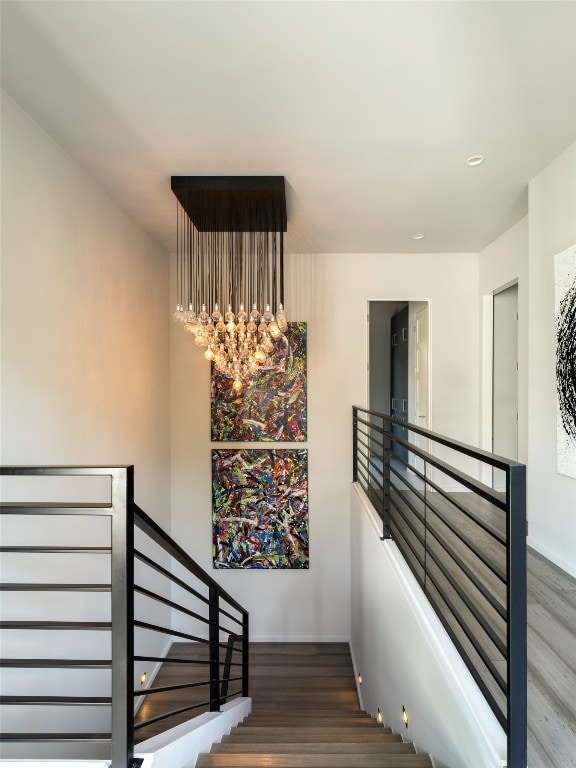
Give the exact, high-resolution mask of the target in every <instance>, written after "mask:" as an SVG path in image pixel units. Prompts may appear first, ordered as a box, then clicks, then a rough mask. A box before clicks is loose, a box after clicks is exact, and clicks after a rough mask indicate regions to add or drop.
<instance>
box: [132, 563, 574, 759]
mask: <svg viewBox="0 0 576 768" xmlns="http://www.w3.org/2000/svg"><path fill="white" fill-rule="evenodd" d="M340 648H341V650H340V651H339V650H338V647H336V646H332V644H327V645H324V644H312V645H311V646H310V647H309V649H308V651H309V652H307V653H304V654H303V653H302V651H305V650H306V647H305V645H304V646H301V645H300V644H295V645H293V644H290V645H283V644H277V643H273V644H266V643H256V644H252V645H251V649H250V656H251V687H252V690H251V693H252V695H253V711H254V714H255V715H256V714H258V713H262V712H269V711H271V710H284V709H286V708H287V707H292V708H294V709H299V708H300V705H301V704H305V705H306V706H307V707H310V708H315V709H334V708H336V709H338V708H340V707H345V708H346V709H347V710H348V711H353V710H355V711H356V712H358V702H357V698H356V691H355V685H354V680H353V677H352V672H351V667H350V666H349V665H350V661H349V657H348V656H347V649H346V646H342V647H340ZM205 653H206V650H205V648H204V647H203V646H198V645H197V644H186V643H178V644H176V645H175V646H173V650H172V652H171V655H177V656H179V657H183V656H184V657H188V658H191V659H196V660H201V658H202V657H203V655H204V657H205ZM235 660H236V661H239V659H238V658H236V659H235ZM295 661H296V662H297V667H296V668H297V669H299V670H300V671H299V673H298V674H297V675H296V674H295V672H294V662H295ZM187 669H188V671H187V673H186V675H187V680H189V681H191V682H193V681H196V682H200V681H202V680H203V679H204V680H205V679H207V677H208V675H207V667H205V666H203V665H194V666H193V667H191V668H187ZM232 669H233V670H234V669H235V668H234V667H233V668H232ZM236 669H237V668H236ZM232 675H233V676H234V671H233V672H232ZM310 678H313V680H314V682H315V685H313V686H311V685H310ZM182 679H183V668H182V667H181V666H180V665H170V664H165V665H164V666H163V668H162V669H161V671H160V673H159V675H158V676H157V678H156V680H155V682H154V685H155V686H163V685H174V684H177V683H178V682H182ZM324 679H326V686H325V687H324V688H322V686H321V685H320V684H319V683H320V681H322V680H324ZM235 690H236V688H235V687H234V683H231V684H230V691H231V692H233V691H235ZM206 698H207V688H206V687H198V688H191V689H189V690H184V691H181V692H169V693H163V694H158V695H156V696H149V697H147V698H146V700H145V702H144V704H143V706H142V707H141V709H140V711H139V713H138V717H137V720H142V719H146V718H148V717H153V716H155V715H156V714H159V713H160V712H161V711H162V710H164V711H167V710H169V709H174V708H177V707H181V706H188V705H190V704H195V703H197V702H202V701H205V700H206ZM206 709H207V707H204V708H200V709H198V710H193V711H190V712H185V713H182V714H181V715H180V716H177V717H175V718H173V719H171V720H170V721H161V722H160V723H158V724H155V725H153V726H149V727H147V728H145V729H142V730H140V731H137V732H136V738H137V740H138V741H140V740H142V739H144V738H148V737H149V736H152V735H154V734H156V733H159V732H162V731H163V730H165V728H166V727H167V726H169V727H171V726H173V725H175V724H177V723H178V722H183V721H185V720H187V719H189V718H190V717H191V716H193V715H194V714H198V713H200V712H202V711H205V710H206ZM528 765H529V768H576V580H575V579H573V578H572V577H570V576H568V575H567V574H566V573H564V572H563V571H561V570H559V569H558V568H556V567H555V566H554V565H553V564H551V563H550V562H549V561H547V560H545V559H544V558H542V557H541V556H540V555H538V554H537V553H536V552H534V551H532V550H529V551H528Z"/></svg>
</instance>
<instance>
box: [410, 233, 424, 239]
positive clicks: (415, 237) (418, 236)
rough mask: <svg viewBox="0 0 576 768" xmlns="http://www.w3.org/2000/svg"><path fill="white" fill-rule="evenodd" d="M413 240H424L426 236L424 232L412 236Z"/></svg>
mask: <svg viewBox="0 0 576 768" xmlns="http://www.w3.org/2000/svg"><path fill="white" fill-rule="evenodd" d="M412 238H413V239H414V240H424V235H423V234H422V232H418V234H416V235H412Z"/></svg>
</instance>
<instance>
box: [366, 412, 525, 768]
mask: <svg viewBox="0 0 576 768" xmlns="http://www.w3.org/2000/svg"><path fill="white" fill-rule="evenodd" d="M395 428H396V430H395ZM352 434H353V479H354V481H355V482H357V483H358V484H359V485H360V487H361V488H362V489H363V491H364V493H365V494H366V496H367V497H368V499H369V500H370V502H371V503H372V505H373V506H374V508H375V509H376V510H377V512H378V514H379V515H380V517H381V519H382V538H383V539H391V540H392V541H393V542H394V543H395V544H396V545H397V546H398V549H399V550H400V552H401V553H402V555H403V557H404V559H405V560H406V562H407V564H408V565H409V567H410V568H411V570H412V572H413V574H414V576H415V577H416V579H417V581H418V583H419V584H420V586H421V587H422V589H423V590H424V593H425V594H426V597H427V598H428V600H429V602H430V603H431V605H432V607H433V608H434V610H435V612H436V613H437V615H438V617H439V618H440V620H441V622H442V624H443V625H444V627H445V629H446V631H447V632H448V634H449V636H450V637H451V639H452V641H453V642H454V644H455V646H456V648H457V649H458V651H459V653H460V654H461V656H462V658H463V659H464V661H465V663H466V665H467V667H468V669H469V670H470V672H471V674H472V676H473V677H474V679H475V681H476V683H477V684H478V687H479V688H480V690H481V691H482V693H483V695H484V697H485V698H486V700H487V702H488V703H489V705H490V707H491V708H492V711H493V712H494V714H495V716H496V717H497V719H498V721H499V722H500V724H501V725H502V727H503V728H504V729H505V731H506V733H507V738H508V767H509V768H526V761H527V756H526V748H527V666H526V637H527V624H526V468H525V467H524V465H522V464H519V463H517V462H514V461H508V460H506V459H504V458H502V457H500V456H495V455H493V454H491V453H488V452H486V451H482V450H479V449H477V448H473V447H472V446H469V445H466V444H464V443H461V442H459V441H456V440H451V439H450V438H447V437H445V436H443V435H439V434H436V433H434V432H431V431H430V430H427V429H423V428H422V427H418V426H416V425H414V424H409V423H407V422H404V421H400V420H398V419H394V418H392V417H390V416H387V415H385V414H382V413H378V412H376V411H370V410H367V409H364V408H359V407H354V408H353V415H352ZM478 477H480V478H482V480H479V479H477V478H478ZM492 485H495V486H496V489H495V488H493V487H492Z"/></svg>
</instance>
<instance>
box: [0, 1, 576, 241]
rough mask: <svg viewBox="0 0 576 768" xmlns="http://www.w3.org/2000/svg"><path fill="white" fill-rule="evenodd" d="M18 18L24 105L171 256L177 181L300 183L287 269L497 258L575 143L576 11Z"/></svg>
mask: <svg viewBox="0 0 576 768" xmlns="http://www.w3.org/2000/svg"><path fill="white" fill-rule="evenodd" d="M1 11H2V83H3V87H4V88H5V90H6V91H7V92H8V93H10V94H11V95H12V96H13V98H14V99H15V100H16V101H18V102H19V103H20V104H21V105H22V106H23V107H24V108H25V109H26V110H27V111H28V112H29V113H30V114H31V115H32V116H33V117H34V118H35V119H36V120H37V121H38V122H39V123H40V124H41V125H42V126H43V127H44V128H45V129H46V130H47V131H48V132H49V133H50V134H51V135H52V136H53V137H54V138H55V139H56V141H58V142H59V143H60V144H61V145H62V146H63V147H64V148H65V149H66V150H67V151H68V152H69V153H70V154H72V155H73V156H74V157H75V158H77V159H78V161H79V162H80V163H81V164H82V165H83V166H84V167H85V168H87V169H88V171H89V172H90V173H91V174H92V175H93V176H94V177H95V178H96V179H97V180H98V181H99V182H100V183H101V184H102V186H103V187H104V188H106V189H107V190H108V191H109V193H110V194H111V195H112V196H113V197H114V198H115V199H116V200H118V202H119V203H120V204H121V205H122V206H123V207H124V208H125V209H126V210H127V211H129V212H130V213H131V214H132V215H133V216H134V218H135V219H136V220H138V221H139V222H140V224H141V225H142V226H143V227H144V228H145V229H146V230H148V231H149V232H150V233H151V234H152V235H153V236H154V237H155V238H156V239H157V240H158V241H159V242H160V243H161V244H162V245H163V246H164V247H166V248H169V249H173V248H174V244H175V241H174V238H175V205H176V204H175V199H174V197H173V195H172V193H171V191H170V176H171V175H191V176H192V175H284V176H285V177H286V184H287V204H288V235H287V238H286V250H287V251H288V252H299V253H313V252H324V253H333V252H344V253H354V252H395V251H397V252H444V251H452V252H468V251H478V250H480V249H481V248H483V247H484V246H486V245H487V244H488V243H489V242H491V241H492V240H493V239H494V238H495V237H497V236H498V235H499V234H501V233H502V232H503V231H505V230H506V229H507V228H508V227H509V226H511V225H512V224H514V223H515V222H516V221H517V220H518V219H519V218H521V217H522V216H523V215H524V214H525V213H526V211H527V183H528V181H529V180H530V179H531V178H533V177H534V176H535V175H536V174H537V173H538V172H539V171H540V170H542V169H543V168H544V167H545V166H546V165H547V164H548V163H549V162H550V161H551V160H553V159H554V157H556V156H557V155H558V154H559V153H560V152H561V151H562V150H563V149H564V148H565V147H566V146H568V144H570V143H571V142H572V141H574V140H575V139H576V3H575V2H572V1H571V0H569V1H568V2H564V1H563V2H554V1H550V0H543V2H538V1H536V2H533V1H532V0H527V1H526V2H522V1H519V2H508V1H507V0H500V1H498V2H489V1H485V0H478V1H471V2H467V1H465V0H456V1H452V2H442V1H439V0H432V1H430V0H428V1H423V2H418V1H415V2H411V1H409V0H396V1H395V2H378V1H376V2H361V1H360V0H348V1H347V2H331V1H330V0H327V1H319V2H308V1H306V0H304V1H303V2H291V1H288V2H275V1H273V0H262V1H260V2H245V1H244V0H233V1H231V2H219V1H217V0H209V1H207V2H191V1H189V0H131V1H127V0H92V1H91V2H79V1H69V0H63V1H58V2H54V1H53V0H3V1H2V3H1ZM478 154H481V155H484V156H485V158H486V160H485V162H484V163H483V164H482V165H480V166H478V167H475V168H470V167H468V166H467V165H466V162H465V161H466V159H467V158H468V157H470V156H471V155H478ZM415 233H424V234H425V237H424V238H423V239H422V240H419V241H416V240H413V238H412V235H413V234H415Z"/></svg>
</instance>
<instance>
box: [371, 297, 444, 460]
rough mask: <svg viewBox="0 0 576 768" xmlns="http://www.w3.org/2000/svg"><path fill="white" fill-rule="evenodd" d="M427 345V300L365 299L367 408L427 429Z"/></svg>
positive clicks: (428, 411) (428, 423) (428, 367)
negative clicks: (366, 306) (366, 323)
mask: <svg viewBox="0 0 576 768" xmlns="http://www.w3.org/2000/svg"><path fill="white" fill-rule="evenodd" d="M429 345H430V335H429V303H428V301H408V300H405V301H369V302H368V407H369V409H370V410H373V411H379V412H380V413H384V414H386V415H387V416H393V417H394V418H396V419H399V420H400V421H407V422H410V423H412V424H416V425H417V426H419V427H424V428H428V427H429V425H430V354H429ZM401 432H404V430H401ZM400 451H401V449H400ZM404 454H405V457H406V458H407V451H406V449H404Z"/></svg>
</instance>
